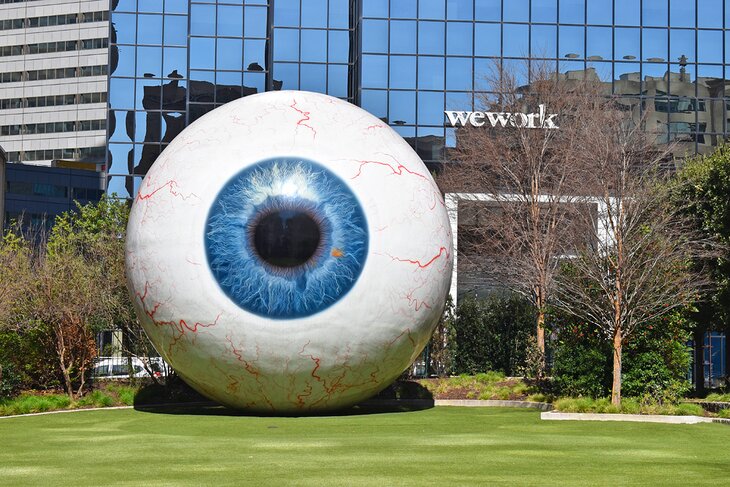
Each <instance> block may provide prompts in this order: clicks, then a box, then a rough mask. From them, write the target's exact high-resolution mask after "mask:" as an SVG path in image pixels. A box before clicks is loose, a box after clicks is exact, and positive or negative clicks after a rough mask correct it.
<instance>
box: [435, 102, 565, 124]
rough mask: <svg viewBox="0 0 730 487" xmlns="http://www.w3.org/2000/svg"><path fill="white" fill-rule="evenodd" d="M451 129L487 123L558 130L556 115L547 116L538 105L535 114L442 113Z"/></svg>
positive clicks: (541, 106) (543, 109) (542, 106)
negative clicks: (538, 108) (537, 110)
mask: <svg viewBox="0 0 730 487" xmlns="http://www.w3.org/2000/svg"><path fill="white" fill-rule="evenodd" d="M444 113H445V114H446V117H447V118H448V119H449V123H450V124H451V126H452V127H464V126H466V124H467V123H468V124H469V125H471V126H472V127H483V126H484V125H486V124H487V123H489V125H490V126H492V127H497V126H500V127H507V126H510V127H518V128H528V129H551V130H553V129H559V128H560V127H558V125H557V123H556V121H555V119H556V118H557V116H558V114H557V113H551V114H548V113H546V111H545V105H540V111H539V112H537V113H504V112H457V111H453V110H447V111H445V112H444Z"/></svg>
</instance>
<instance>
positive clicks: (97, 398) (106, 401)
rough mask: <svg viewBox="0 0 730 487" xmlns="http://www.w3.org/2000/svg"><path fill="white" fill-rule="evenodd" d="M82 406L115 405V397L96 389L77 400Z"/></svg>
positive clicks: (101, 406)
mask: <svg viewBox="0 0 730 487" xmlns="http://www.w3.org/2000/svg"><path fill="white" fill-rule="evenodd" d="M77 404H78V405H79V406H81V407H96V408H105V407H110V406H113V405H114V398H113V397H111V396H110V395H108V394H106V393H105V392H103V391H101V390H98V389H97V390H95V391H93V392H91V393H89V394H87V395H85V396H84V397H82V398H81V399H79V401H78V402H77Z"/></svg>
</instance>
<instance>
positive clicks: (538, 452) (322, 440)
mask: <svg viewBox="0 0 730 487" xmlns="http://www.w3.org/2000/svg"><path fill="white" fill-rule="evenodd" d="M212 412H213V413H214V411H208V412H207V413H206V414H203V411H199V412H197V413H195V412H192V411H191V412H186V413H184V414H182V413H181V414H164V413H159V412H156V413H151V412H142V411H135V410H115V411H89V412H80V413H70V414H54V415H47V416H36V417H25V418H9V419H0V485H3V486H4V485H8V486H16V485H17V486H21V485H133V486H155V485H174V486H183V485H191V486H193V485H194V486H198V485H216V486H218V485H317V486H320V485H377V486H386V485H416V486H423V485H499V484H501V485H519V486H522V485H658V484H661V485H662V486H668V485H730V427H728V426H726V425H721V424H699V425H665V424H639V423H593V422H567V421H540V419H539V413H537V412H535V411H531V410H514V409H492V408H456V407H440V408H433V409H428V410H423V411H413V412H401V413H381V414H360V415H342V416H321V417H309V418H277V417H250V416H237V415H225V414H211V413H212Z"/></svg>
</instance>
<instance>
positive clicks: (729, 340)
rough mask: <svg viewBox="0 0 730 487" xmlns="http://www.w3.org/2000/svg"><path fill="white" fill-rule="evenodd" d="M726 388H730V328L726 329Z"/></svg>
mask: <svg viewBox="0 0 730 487" xmlns="http://www.w3.org/2000/svg"><path fill="white" fill-rule="evenodd" d="M725 387H730V326H728V327H726V328H725Z"/></svg>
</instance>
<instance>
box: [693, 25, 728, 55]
mask: <svg viewBox="0 0 730 487" xmlns="http://www.w3.org/2000/svg"><path fill="white" fill-rule="evenodd" d="M697 54H698V56H697V60H698V61H699V62H701V63H721V62H722V31H721V30H700V31H699V32H698V33H697Z"/></svg>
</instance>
